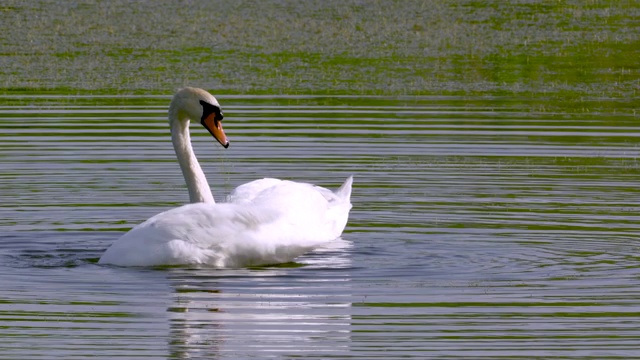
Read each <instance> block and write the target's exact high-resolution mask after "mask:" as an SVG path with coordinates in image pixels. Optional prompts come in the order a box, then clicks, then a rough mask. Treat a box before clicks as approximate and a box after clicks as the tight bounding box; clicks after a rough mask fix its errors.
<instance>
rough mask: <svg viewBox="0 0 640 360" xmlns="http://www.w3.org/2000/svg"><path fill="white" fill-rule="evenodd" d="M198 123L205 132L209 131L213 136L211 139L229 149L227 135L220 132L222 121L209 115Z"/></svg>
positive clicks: (222, 131)
mask: <svg viewBox="0 0 640 360" xmlns="http://www.w3.org/2000/svg"><path fill="white" fill-rule="evenodd" d="M200 123H201V124H202V126H204V127H205V128H206V129H207V130H209V132H210V133H211V135H213V137H214V138H216V140H218V142H219V143H220V145H222V146H224V148H225V149H226V148H228V147H229V140H228V139H227V135H225V134H224V130H222V121H220V120H219V119H218V118H216V114H215V113H211V114H209V116H207V117H206V118H204V119H202V121H201V122H200Z"/></svg>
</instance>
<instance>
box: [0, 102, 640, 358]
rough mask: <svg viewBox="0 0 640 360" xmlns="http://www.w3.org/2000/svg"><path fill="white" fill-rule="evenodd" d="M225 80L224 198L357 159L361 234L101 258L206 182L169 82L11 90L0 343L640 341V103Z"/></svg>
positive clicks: (0, 120) (333, 178)
mask: <svg viewBox="0 0 640 360" xmlns="http://www.w3.org/2000/svg"><path fill="white" fill-rule="evenodd" d="M218 98H219V100H220V102H221V104H222V106H223V109H224V111H225V129H226V131H227V135H228V136H229V137H230V140H231V144H232V145H231V147H230V148H229V149H227V150H224V149H222V148H221V147H220V146H219V145H218V144H217V143H215V141H214V140H213V139H212V138H211V137H210V135H208V133H207V132H206V131H204V129H201V128H200V127H198V126H195V125H194V126H192V133H193V134H194V146H195V148H196V153H197V155H198V157H199V159H200V161H201V163H202V164H203V168H204V171H205V172H206V174H207V175H208V179H209V183H210V185H211V187H212V189H213V191H214V196H215V197H216V198H217V199H219V200H220V199H222V198H223V196H224V194H226V193H228V192H229V191H231V189H233V188H234V187H235V186H237V185H239V184H241V183H244V182H246V181H249V180H252V179H256V178H260V177H264V176H270V177H280V178H288V179H296V180H300V181H310V182H314V183H316V184H319V185H323V186H327V187H332V186H337V185H339V184H340V183H341V182H342V181H343V180H344V178H345V177H347V176H348V175H350V174H354V175H355V183H354V190H353V197H352V201H353V204H354V208H353V210H352V214H351V218H350V221H349V225H348V226H347V229H346V231H345V233H344V235H343V239H342V240H339V241H336V242H335V243H334V244H333V246H332V247H331V248H329V249H323V250H322V251H317V252H315V253H312V254H308V255H306V256H304V257H301V258H300V259H298V261H297V262H296V263H295V264H287V265H284V266H277V267H269V268H259V269H233V270H231V269H229V270H220V269H203V268H201V269H190V268H170V269H127V268H116V267H109V266H99V265H97V264H96V261H97V259H98V258H99V256H100V254H101V253H102V252H103V251H104V250H105V249H106V248H107V247H108V246H109V245H110V244H111V242H112V241H114V240H115V239H117V238H118V236H119V235H121V234H122V233H123V232H124V231H126V230H127V229H129V228H130V227H131V226H133V225H135V224H136V223H138V222H141V221H143V220H145V219H146V218H148V217H150V216H152V215H154V214H156V213H158V212H160V211H162V210H165V209H168V208H171V207H173V206H178V205H180V204H183V203H185V202H187V201H188V196H187V192H186V189H185V187H184V181H183V179H182V176H181V173H180V170H179V167H178V165H177V163H176V161H175V158H174V154H173V149H172V147H171V143H170V138H169V130H168V123H167V120H166V109H167V104H168V101H169V97H168V96H137V97H133V96H130V97H117V96H108V95H107V96H86V97H76V96H39V97H38V96H24V97H22V96H18V95H16V96H4V97H2V99H0V100H1V103H2V104H5V105H2V106H1V109H0V110H1V111H0V114H1V115H0V129H1V132H0V167H1V169H2V172H1V173H0V204H2V206H1V207H0V221H1V224H0V226H1V233H0V274H1V275H0V329H1V330H0V338H1V341H0V358H2V359H16V358H20V359H32V358H42V359H49V358H74V357H75V358H88V357H92V358H104V359H113V358H134V357H139V358H197V357H202V358H208V359H212V358H215V359H245V358H260V359H265V358H277V359H291V358H318V359H326V358H355V359H375V358H380V359H393V358H415V359H423V358H437V357H473V358H483V357H484V358H492V359H493V358H497V357H509V358H532V357H541V358H544V357H565V358H580V359H584V358H597V359H600V358H607V357H620V358H631V357H635V356H637V354H638V352H637V349H638V345H637V344H638V343H639V342H640V330H639V329H640V311H639V307H638V305H637V304H638V303H637V299H638V297H639V296H640V276H639V275H638V267H639V257H638V255H637V254H638V250H639V247H640V242H638V235H639V231H638V220H639V219H638V215H637V213H638V210H639V209H638V207H639V206H638V204H639V203H640V202H639V200H640V198H639V193H638V181H637V177H638V172H639V170H638V163H637V156H638V147H637V139H638V136H640V126H638V125H637V124H638V118H637V116H636V115H634V113H633V111H631V110H629V109H630V108H633V103H632V102H624V101H622V102H621V101H612V100H607V99H596V100H594V101H593V103H597V104H598V106H599V107H598V111H588V112H587V111H584V109H582V108H580V107H574V108H564V109H563V111H561V112H556V111H553V109H551V110H549V108H550V107H551V108H552V107H553V104H551V105H549V104H547V108H546V110H545V111H539V110H538V109H540V105H539V104H538V103H533V102H532V101H528V100H526V99H521V98H498V97H476V98H474V97H466V98H463V97H357V96H354V97H348V96H346V97H317V96H297V97H296V96H229V95H227V96H219V97H218ZM592 105H593V104H590V105H589V106H591V107H592V109H593V106H592ZM625 109H626V110H625Z"/></svg>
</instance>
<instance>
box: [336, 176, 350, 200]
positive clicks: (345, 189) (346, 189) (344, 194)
mask: <svg viewBox="0 0 640 360" xmlns="http://www.w3.org/2000/svg"><path fill="white" fill-rule="evenodd" d="M351 184H353V175H351V176H349V177H348V178H347V180H345V182H344V184H342V186H340V188H339V189H338V190H336V192H335V194H336V196H338V197H339V198H340V199H342V200H345V201H349V202H350V201H351V200H350V198H351Z"/></svg>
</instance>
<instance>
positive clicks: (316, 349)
mask: <svg viewBox="0 0 640 360" xmlns="http://www.w3.org/2000/svg"><path fill="white" fill-rule="evenodd" d="M351 248H352V244H351V243H350V242H349V241H345V240H342V239H337V240H335V241H333V242H331V243H330V244H329V246H328V247H326V248H323V249H319V250H316V251H315V252H314V253H312V254H309V255H307V256H305V257H304V258H301V259H300V261H301V262H300V263H289V264H286V265H282V266H279V267H267V268H255V269H235V270H231V269H202V268H200V269H183V268H176V269H171V270H170V273H169V275H168V277H169V281H170V283H171V286H172V287H173V288H174V289H175V293H174V300H173V304H172V306H171V307H169V308H168V312H169V321H170V332H171V333H170V343H169V350H170V354H171V357H172V358H173V357H175V358H193V357H203V358H210V359H220V358H230V359H240V358H250V357H252V356H253V357H255V356H256V355H257V354H262V356H264V354H270V355H273V356H277V355H282V356H286V355H289V356H296V355H301V354H307V353H309V355H311V354H313V356H321V355H322V354H324V355H327V356H331V355H337V354H344V353H346V352H347V351H348V348H349V343H350V337H351V332H350V329H351V300H352V296H351V289H350V287H351V285H350V269H351V259H350V251H351Z"/></svg>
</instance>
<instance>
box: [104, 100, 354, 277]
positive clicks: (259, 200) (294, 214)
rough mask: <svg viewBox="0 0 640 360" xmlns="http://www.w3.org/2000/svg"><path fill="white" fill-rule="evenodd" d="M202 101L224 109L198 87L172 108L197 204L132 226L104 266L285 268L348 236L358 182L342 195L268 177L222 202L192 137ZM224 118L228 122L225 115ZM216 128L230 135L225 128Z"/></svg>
mask: <svg viewBox="0 0 640 360" xmlns="http://www.w3.org/2000/svg"><path fill="white" fill-rule="evenodd" d="M198 100H204V101H205V102H207V103H209V104H212V105H215V106H218V111H219V105H218V102H217V101H216V100H215V98H214V97H213V96H211V95H210V94H209V93H207V92H206V91H204V90H201V89H193V88H186V89H182V90H180V91H179V92H178V93H177V94H176V96H175V97H174V100H173V101H172V103H171V107H170V110H169V118H170V123H171V130H172V140H173V144H174V148H175V150H176V155H177V157H178V161H179V162H180V166H181V168H182V172H183V174H184V176H185V180H186V182H187V187H188V189H189V195H190V199H191V202H192V203H191V204H188V205H184V206H181V207H178V208H174V209H171V210H168V211H165V212H162V213H160V214H158V215H156V216H154V217H152V218H150V219H149V220H147V221H145V222H143V223H141V224H139V225H137V226H136V227H134V228H133V229H131V230H130V231H129V232H127V233H126V234H124V235H123V236H122V237H121V238H120V239H118V240H117V241H116V242H115V243H114V244H113V245H111V247H109V248H108V249H107V251H106V252H105V253H104V254H103V255H102V257H101V258H100V261H99V262H100V263H101V264H113V265H119V266H155V265H181V264H198V265H207V266H215V267H246V266H252V265H267V264H277V263H283V262H288V261H292V260H293V259H295V258H296V257H298V256H300V255H302V254H304V253H306V252H308V251H310V250H313V249H315V248H317V247H319V246H321V245H322V244H324V243H326V242H328V241H331V240H333V239H335V238H337V237H339V236H340V235H341V234H342V231H343V230H344V228H345V226H346V224H347V220H348V217H349V210H350V209H351V202H350V196H351V184H352V181H353V179H352V177H349V178H348V179H347V180H346V181H345V183H344V184H343V185H342V186H341V187H340V189H338V190H337V191H335V192H332V191H330V190H327V189H325V188H322V187H318V186H314V185H311V184H306V183H297V182H293V181H287V180H278V179H270V178H265V179H261V180H255V181H252V182H250V183H247V184H244V185H241V186H239V187H238V188H236V189H235V190H234V191H233V192H232V193H231V194H230V195H229V196H228V197H227V202H226V203H222V204H216V203H215V202H214V200H213V196H212V195H211V190H210V189H209V186H208V184H207V181H206V178H205V177H204V173H203V172H202V170H201V168H200V166H199V164H198V161H197V159H196V158H195V155H194V153H193V150H192V148H191V142H190V139H189V130H188V129H189V119H194V120H195V119H197V118H199V117H203V118H204V117H205V116H206V114H203V111H205V110H202V107H200V108H199V104H198V106H196V105H194V104H197V103H198ZM218 115H219V116H220V120H221V119H222V115H221V113H220V114H218ZM216 125H217V126H219V131H222V127H221V125H220V124H218V123H216ZM205 126H206V125H205ZM210 131H211V130H210ZM212 134H214V136H216V138H217V139H218V141H220V142H221V143H222V144H223V145H225V146H228V142H227V143H226V144H225V141H226V137H224V141H221V140H220V138H218V136H217V135H216V134H215V133H214V132H213V131H212ZM222 134H223V135H222V136H224V133H222Z"/></svg>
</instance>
